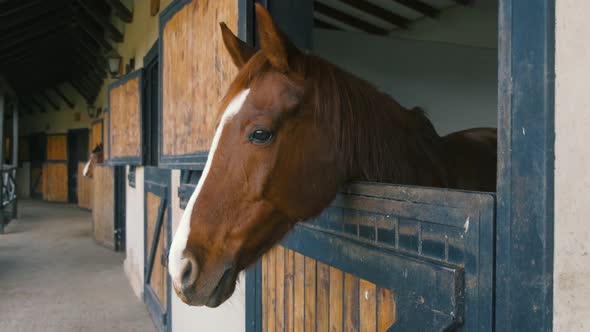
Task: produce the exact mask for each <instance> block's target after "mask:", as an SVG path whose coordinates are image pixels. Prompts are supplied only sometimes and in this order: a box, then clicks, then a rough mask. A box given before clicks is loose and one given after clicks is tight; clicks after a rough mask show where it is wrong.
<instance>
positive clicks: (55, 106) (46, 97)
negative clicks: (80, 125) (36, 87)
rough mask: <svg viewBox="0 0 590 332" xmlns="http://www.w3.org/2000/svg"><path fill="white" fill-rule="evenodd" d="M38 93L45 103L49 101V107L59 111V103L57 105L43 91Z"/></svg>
mask: <svg viewBox="0 0 590 332" xmlns="http://www.w3.org/2000/svg"><path fill="white" fill-rule="evenodd" d="M39 94H40V95H41V97H43V98H44V99H45V100H46V101H47V103H49V105H51V107H53V109H54V110H56V111H59V105H57V104H56V103H55V102H54V101H53V100H51V98H49V96H48V95H47V94H46V93H45V91H41V92H39Z"/></svg>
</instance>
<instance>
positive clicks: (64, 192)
mask: <svg viewBox="0 0 590 332" xmlns="http://www.w3.org/2000/svg"><path fill="white" fill-rule="evenodd" d="M42 187H43V199H44V200H46V201H49V202H67V201H68V165H67V163H66V162H46V163H44V164H43V182H42Z"/></svg>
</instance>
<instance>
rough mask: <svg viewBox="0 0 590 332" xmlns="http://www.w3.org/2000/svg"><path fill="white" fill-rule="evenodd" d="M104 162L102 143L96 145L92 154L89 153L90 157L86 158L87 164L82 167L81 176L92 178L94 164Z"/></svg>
mask: <svg viewBox="0 0 590 332" xmlns="http://www.w3.org/2000/svg"><path fill="white" fill-rule="evenodd" d="M103 161H104V151H103V147H102V143H99V144H97V145H96V146H95V147H94V149H92V152H91V153H90V157H89V158H88V162H87V163H86V165H84V170H83V171H82V175H84V176H85V177H89V178H91V177H92V173H93V170H94V164H97V163H102V162H103Z"/></svg>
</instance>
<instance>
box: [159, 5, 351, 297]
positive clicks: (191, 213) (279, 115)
mask: <svg viewBox="0 0 590 332" xmlns="http://www.w3.org/2000/svg"><path fill="white" fill-rule="evenodd" d="M256 15H257V16H256V17H257V22H258V34H259V36H260V44H261V49H260V50H259V51H257V50H255V49H254V48H252V47H250V46H249V45H247V44H245V43H244V42H242V41H241V40H240V39H238V38H237V37H236V36H235V35H234V34H233V33H232V32H231V31H230V30H229V29H228V28H227V27H226V26H225V24H223V23H221V32H222V36H223V41H224V43H225V46H226V48H227V50H228V52H229V54H230V55H231V58H232V60H233V62H234V63H235V65H236V66H237V67H238V68H239V69H240V70H239V73H238V75H237V77H236V78H235V80H234V81H233V82H232V84H231V85H230V87H229V90H228V92H227V94H226V95H225V97H224V98H223V99H222V101H221V103H220V104H221V105H220V110H219V111H220V114H221V116H220V121H219V123H218V126H217V129H216V133H215V136H214V138H213V142H212V145H211V148H210V150H209V158H208V160H207V163H206V165H205V168H204V171H203V173H202V176H201V178H200V180H199V182H198V184H197V187H196V190H195V192H194V193H193V194H192V196H191V198H190V200H189V202H188V204H187V207H186V209H185V211H184V215H183V216H182V219H181V221H180V225H179V228H178V230H177V232H176V235H175V236H174V239H173V242H172V245H171V249H170V255H169V273H170V275H171V277H172V280H173V285H174V289H175V291H176V293H177V294H178V295H179V296H180V297H181V299H182V300H183V301H184V302H186V303H188V304H191V305H207V306H209V307H216V306H218V305H220V304H221V303H223V302H224V301H225V300H226V299H228V298H229V297H230V296H231V295H232V293H233V291H234V289H235V284H236V280H237V277H238V273H239V272H240V271H241V270H243V269H245V268H247V267H248V266H249V265H250V264H252V263H253V262H255V261H256V259H258V258H259V257H260V256H261V255H262V254H263V253H265V252H266V251H267V250H269V249H270V248H271V247H272V246H273V245H274V244H275V243H277V242H278V241H279V240H280V239H281V238H282V237H283V236H284V235H285V234H286V233H287V232H288V231H289V230H290V229H291V228H292V227H293V225H294V224H295V223H296V222H298V221H302V220H306V219H309V218H311V217H313V216H315V215H317V214H319V213H320V212H321V211H322V210H323V209H324V208H325V207H326V206H327V205H328V204H329V203H330V201H331V200H332V199H333V198H334V196H335V195H336V193H337V191H338V188H339V186H340V184H341V183H342V182H343V181H344V180H345V179H346V178H347V174H345V168H344V167H343V163H342V160H341V158H340V153H339V150H338V149H337V148H335V146H337V145H338V142H337V137H336V135H334V134H333V133H334V132H337V131H338V130H339V127H338V122H337V120H338V119H331V118H330V119H321V118H322V117H329V116H330V115H329V114H322V113H321V112H317V108H318V107H321V105H318V104H321V103H323V101H322V100H321V98H322V96H321V89H320V88H321V87H319V86H318V82H317V81H314V80H313V79H309V78H308V77H306V72H307V71H309V69H308V68H306V63H307V62H308V61H307V59H308V57H310V56H309V55H305V54H303V53H302V52H301V51H300V50H298V49H297V48H296V47H295V46H294V45H293V44H292V43H291V42H290V41H289V40H288V39H287V37H286V36H285V34H284V33H283V32H281V31H280V30H279V29H278V28H277V26H276V25H275V23H274V22H273V20H272V18H271V16H270V14H269V13H268V12H267V11H266V10H265V9H264V8H263V7H262V6H260V5H257V6H256ZM314 110H315V111H314Z"/></svg>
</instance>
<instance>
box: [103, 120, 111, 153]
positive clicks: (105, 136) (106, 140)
mask: <svg viewBox="0 0 590 332" xmlns="http://www.w3.org/2000/svg"><path fill="white" fill-rule="evenodd" d="M110 116H111V114H110V112H104V113H103V116H102V129H103V131H102V132H103V135H102V141H103V149H104V150H103V151H104V152H103V155H104V160H109V159H110V156H111V150H110V148H109V135H108V133H107V131H106V128H108V127H109V125H110Z"/></svg>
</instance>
